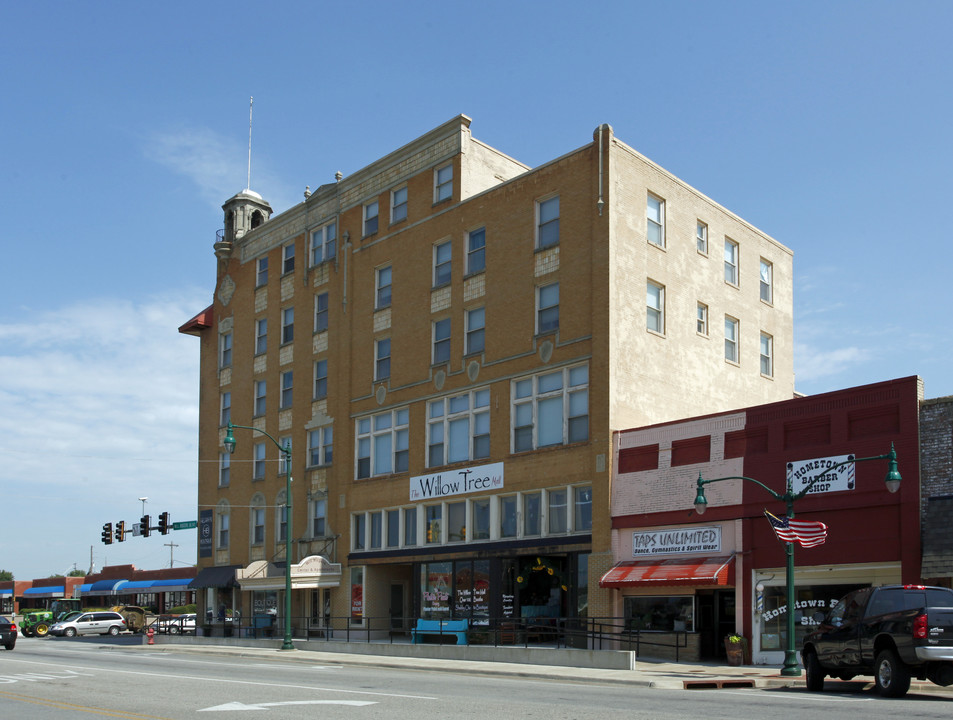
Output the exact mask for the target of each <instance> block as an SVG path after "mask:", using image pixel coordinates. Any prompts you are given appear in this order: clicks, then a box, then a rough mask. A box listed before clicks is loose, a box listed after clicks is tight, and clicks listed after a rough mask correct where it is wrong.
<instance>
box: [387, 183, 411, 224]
mask: <svg viewBox="0 0 953 720" xmlns="http://www.w3.org/2000/svg"><path fill="white" fill-rule="evenodd" d="M406 219H407V188H405V187H402V188H398V189H397V190H393V191H392V192H391V194H390V221H391V223H399V222H401V221H402V220H406Z"/></svg>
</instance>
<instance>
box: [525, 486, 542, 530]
mask: <svg viewBox="0 0 953 720" xmlns="http://www.w3.org/2000/svg"><path fill="white" fill-rule="evenodd" d="M541 508H542V497H541V495H540V493H538V492H537V493H526V494H524V495H523V537H530V536H532V535H539V534H540V533H541V528H542V524H541V512H540V509H541Z"/></svg>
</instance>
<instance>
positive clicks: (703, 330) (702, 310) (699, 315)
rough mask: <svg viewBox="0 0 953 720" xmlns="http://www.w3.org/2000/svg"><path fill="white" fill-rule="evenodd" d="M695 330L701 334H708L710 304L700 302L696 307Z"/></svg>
mask: <svg viewBox="0 0 953 720" xmlns="http://www.w3.org/2000/svg"><path fill="white" fill-rule="evenodd" d="M695 332H697V333H698V334H699V335H705V336H707V335H708V306H707V305H706V304H705V303H701V302H700V303H698V305H697V306H696V308H695Z"/></svg>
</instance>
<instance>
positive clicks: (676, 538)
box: [632, 525, 721, 557]
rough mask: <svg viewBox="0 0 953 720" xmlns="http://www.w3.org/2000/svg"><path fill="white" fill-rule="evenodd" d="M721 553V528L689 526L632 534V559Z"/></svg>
mask: <svg viewBox="0 0 953 720" xmlns="http://www.w3.org/2000/svg"><path fill="white" fill-rule="evenodd" d="M710 552H721V528H720V527H718V526H712V527H698V526H697V525H689V526H687V527H681V528H677V527H676V528H666V529H664V530H649V531H646V532H634V533H632V557H642V556H645V555H667V554H669V553H710Z"/></svg>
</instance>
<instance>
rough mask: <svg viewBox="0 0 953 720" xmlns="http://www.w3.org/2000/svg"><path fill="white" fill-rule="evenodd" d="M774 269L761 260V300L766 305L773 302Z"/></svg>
mask: <svg viewBox="0 0 953 720" xmlns="http://www.w3.org/2000/svg"><path fill="white" fill-rule="evenodd" d="M773 277H774V267H773V266H772V265H771V263H769V262H768V261H767V260H765V259H764V258H761V299H762V300H764V301H765V302H766V303H771V302H774V282H773Z"/></svg>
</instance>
